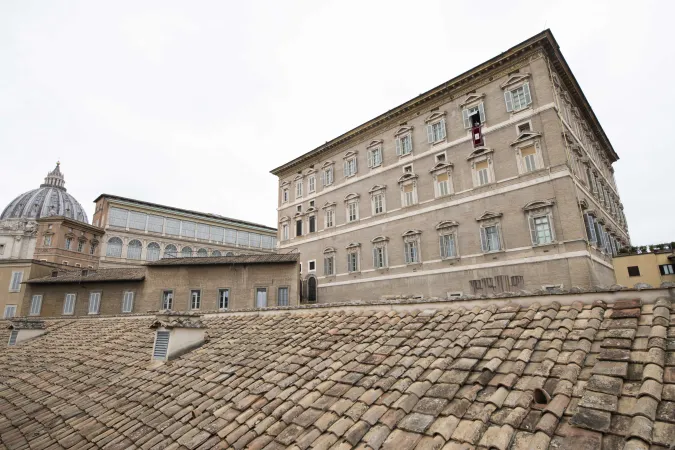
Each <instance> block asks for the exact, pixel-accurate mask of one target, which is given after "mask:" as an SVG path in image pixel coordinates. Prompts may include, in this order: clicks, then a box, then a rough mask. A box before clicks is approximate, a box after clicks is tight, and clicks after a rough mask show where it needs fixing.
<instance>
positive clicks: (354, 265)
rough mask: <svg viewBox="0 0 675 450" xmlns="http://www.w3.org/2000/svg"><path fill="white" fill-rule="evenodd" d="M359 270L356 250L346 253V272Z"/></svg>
mask: <svg viewBox="0 0 675 450" xmlns="http://www.w3.org/2000/svg"><path fill="white" fill-rule="evenodd" d="M358 271H359V254H358V252H349V253H347V272H358Z"/></svg>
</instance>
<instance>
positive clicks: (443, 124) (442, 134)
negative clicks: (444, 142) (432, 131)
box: [441, 119, 446, 139]
mask: <svg viewBox="0 0 675 450" xmlns="http://www.w3.org/2000/svg"><path fill="white" fill-rule="evenodd" d="M445 137H446V134H445V119H441V139H445Z"/></svg>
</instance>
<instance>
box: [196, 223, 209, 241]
mask: <svg viewBox="0 0 675 450" xmlns="http://www.w3.org/2000/svg"><path fill="white" fill-rule="evenodd" d="M210 235H211V233H210V232H209V226H208V225H204V224H203V223H198V224H197V239H202V240H204V241H208V240H209V237H210Z"/></svg>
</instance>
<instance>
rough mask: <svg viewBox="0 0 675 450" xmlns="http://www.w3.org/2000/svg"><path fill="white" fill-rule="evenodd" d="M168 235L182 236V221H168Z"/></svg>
mask: <svg viewBox="0 0 675 450" xmlns="http://www.w3.org/2000/svg"><path fill="white" fill-rule="evenodd" d="M166 234H169V235H171V236H178V235H179V234H180V220H177V219H166Z"/></svg>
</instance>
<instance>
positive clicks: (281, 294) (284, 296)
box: [277, 287, 288, 306]
mask: <svg viewBox="0 0 675 450" xmlns="http://www.w3.org/2000/svg"><path fill="white" fill-rule="evenodd" d="M277 305H278V306H288V288H287V287H280V288H279V290H278V291H277Z"/></svg>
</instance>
